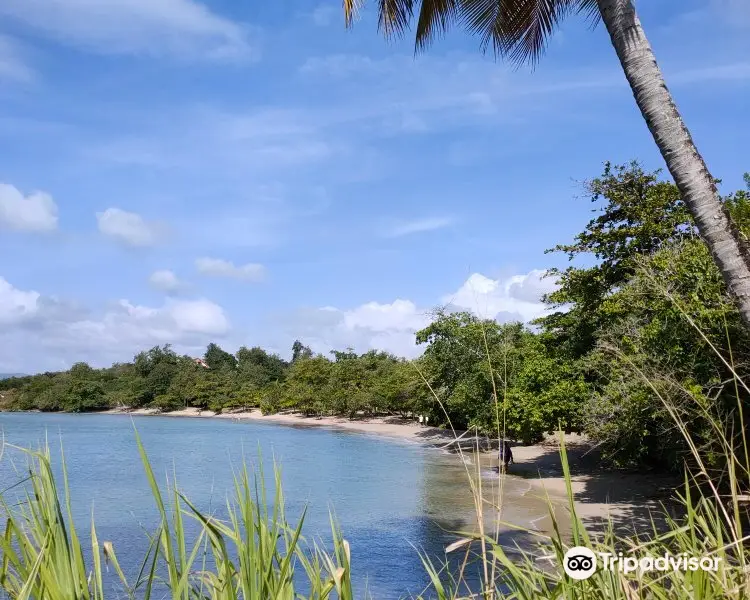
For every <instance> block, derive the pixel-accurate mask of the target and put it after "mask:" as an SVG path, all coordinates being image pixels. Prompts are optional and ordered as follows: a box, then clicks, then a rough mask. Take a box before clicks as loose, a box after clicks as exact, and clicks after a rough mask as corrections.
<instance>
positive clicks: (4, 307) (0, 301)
mask: <svg viewBox="0 0 750 600" xmlns="http://www.w3.org/2000/svg"><path fill="white" fill-rule="evenodd" d="M38 300H39V294H38V293H37V292H33V291H29V292H25V291H22V290H19V289H16V288H14V287H13V286H12V285H11V284H10V283H8V282H7V281H6V280H5V279H4V278H2V277H0V324H3V325H15V324H17V323H21V322H23V321H26V320H28V319H31V318H32V317H33V316H34V315H35V314H36V313H37V310H38V306H37V302H38Z"/></svg>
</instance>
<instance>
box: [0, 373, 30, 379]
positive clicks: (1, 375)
mask: <svg viewBox="0 0 750 600" xmlns="http://www.w3.org/2000/svg"><path fill="white" fill-rule="evenodd" d="M11 377H26V374H25V373H0V379H10V378H11Z"/></svg>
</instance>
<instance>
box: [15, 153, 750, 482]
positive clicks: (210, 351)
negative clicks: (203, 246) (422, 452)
mask: <svg viewBox="0 0 750 600" xmlns="http://www.w3.org/2000/svg"><path fill="white" fill-rule="evenodd" d="M746 181H747V184H748V190H750V178H748V176H746ZM586 189H587V192H588V195H589V196H590V198H591V201H592V203H593V205H594V212H595V216H594V218H593V219H592V220H591V221H590V222H589V223H588V224H587V225H586V227H585V229H584V230H583V232H581V233H580V234H579V235H578V236H576V238H575V239H574V240H573V242H572V243H570V244H562V245H559V246H556V247H555V248H553V249H552V250H550V251H551V252H561V253H564V254H566V255H567V256H568V258H569V259H570V260H571V265H570V266H569V267H568V268H566V269H562V270H561V269H552V270H550V271H549V273H548V275H549V276H550V277H554V278H556V280H557V282H558V287H557V289H556V291H555V292H553V293H551V294H550V295H549V296H548V297H546V298H545V299H544V300H545V301H546V302H547V303H548V304H549V306H550V312H549V314H548V315H547V316H545V317H544V318H541V319H539V320H538V321H537V322H535V323H534V324H532V325H531V326H527V325H523V324H520V323H503V324H501V323H497V322H496V321H493V320H486V319H485V320H483V319H479V318H477V317H476V316H474V315H472V314H470V313H467V312H462V313H455V312H448V311H446V310H442V309H438V310H436V311H435V313H434V318H433V320H432V323H431V324H430V325H428V326H427V327H426V328H425V329H423V330H421V331H418V332H417V333H416V341H417V342H418V343H419V344H421V345H422V347H423V348H424V352H423V354H422V355H421V356H420V357H419V358H417V359H415V360H411V361H408V360H405V359H401V358H397V357H395V356H392V355H390V354H387V353H385V352H378V351H375V350H371V351H369V352H366V353H364V354H357V353H355V352H354V351H352V350H351V349H347V350H345V351H333V352H331V354H330V356H323V355H317V354H314V353H313V352H312V351H311V350H310V348H308V347H307V346H305V345H304V344H303V343H302V342H300V341H297V342H295V343H294V346H293V348H292V349H291V360H289V361H287V360H284V359H282V358H281V357H279V356H277V355H275V354H269V353H267V352H266V351H265V350H263V349H262V348H258V347H254V348H247V347H242V348H240V349H239V350H238V351H237V352H236V354H231V353H229V352H226V351H225V350H223V349H222V348H220V347H219V346H218V345H216V344H209V346H208V348H207V349H206V352H205V355H204V356H203V358H202V360H201V361H197V360H196V359H194V358H191V357H188V356H179V355H178V354H176V353H175V352H174V351H173V350H172V349H171V348H170V346H168V345H167V346H164V347H155V348H152V349H150V350H147V351H144V352H141V353H140V354H138V355H137V356H136V357H135V358H134V360H133V362H132V363H125V364H116V365H113V366H111V367H109V368H105V369H93V368H91V367H89V366H88V365H86V364H83V363H79V364H76V365H73V367H72V368H71V369H70V370H69V371H66V372H61V373H44V374H40V375H34V376H27V377H14V378H9V379H5V380H0V403H2V404H0V406H4V407H5V408H10V409H21V410H23V409H39V410H45V411H57V410H64V411H91V410H99V409H104V408H109V407H115V406H128V407H134V408H135V407H145V406H148V407H156V408H160V409H163V410H171V409H178V408H182V407H199V408H202V409H211V410H215V411H229V410H238V409H249V408H260V409H261V410H263V411H264V412H278V411H282V410H296V411H300V412H302V413H305V414H307V415H323V414H337V415H345V416H348V417H352V418H356V417H361V416H369V415H386V414H396V415H402V416H414V415H417V414H423V415H428V416H429V417H430V422H431V423H437V424H443V425H452V426H453V427H454V428H456V429H464V428H467V427H471V426H476V427H477V428H479V429H480V430H481V431H484V432H487V433H492V434H495V435H497V434H500V435H503V436H505V437H508V438H512V439H516V440H519V441H522V442H534V441H536V440H538V439H540V437H541V436H542V435H543V434H544V433H545V432H548V431H552V430H554V429H558V428H562V429H565V430H568V431H583V432H586V433H587V434H588V435H589V436H591V437H592V438H594V439H595V440H596V441H598V442H599V443H600V446H601V448H602V449H603V450H604V452H605V454H606V455H607V456H608V457H609V458H610V459H611V460H612V461H613V462H615V463H618V464H648V465H652V466H659V467H667V468H676V467H679V465H681V464H682V461H683V460H684V457H685V455H686V452H687V448H686V447H685V442H684V436H682V435H680V433H679V432H678V431H676V429H675V427H674V419H673V418H671V417H670V415H669V411H670V410H673V409H675V407H676V409H677V410H678V411H679V413H680V414H681V415H682V417H683V418H685V419H686V421H688V422H689V423H690V424H691V427H692V429H693V430H692V431H691V434H692V435H693V437H694V439H695V440H697V443H698V444H699V445H700V447H701V449H702V450H703V451H705V454H706V456H707V457H708V458H709V459H710V458H711V455H712V452H713V451H714V449H713V447H714V441H715V440H713V439H712V436H713V437H715V435H714V433H713V432H712V431H711V430H710V427H709V424H708V422H707V421H706V419H705V418H704V413H705V410H704V409H705V408H706V406H707V405H708V404H709V403H710V404H711V406H712V408H716V409H717V410H718V411H719V413H720V414H721V415H723V417H724V418H725V419H726V420H728V421H729V426H730V427H732V430H733V431H735V432H741V431H743V430H744V427H745V422H746V421H747V420H746V419H743V418H742V417H743V414H742V413H743V411H744V409H745V407H746V405H747V401H748V394H747V393H746V391H745V390H743V389H742V387H741V386H737V385H735V379H734V377H733V369H736V370H737V372H739V373H740V374H741V375H742V374H744V372H745V371H746V368H747V365H748V361H750V334H749V333H748V331H747V330H746V328H745V327H744V326H743V324H742V322H741V320H740V318H739V313H738V311H737V310H736V308H735V306H734V304H733V303H732V301H731V299H730V298H729V296H728V295H727V293H726V288H725V286H724V283H723V280H722V278H721V276H720V274H719V271H718V269H717V268H716V266H715V264H714V261H713V260H712V258H711V256H710V254H709V253H708V250H707V248H706V246H705V244H704V243H703V242H702V240H701V239H700V238H699V237H698V235H697V233H696V230H695V227H694V225H693V222H692V220H691V217H690V215H689V214H688V212H687V210H686V209H685V206H684V204H683V203H682V201H681V199H680V195H679V193H678V191H677V188H676V187H675V186H674V184H672V183H670V182H668V181H664V180H662V179H660V176H659V173H658V172H653V173H649V172H645V171H643V169H642V168H641V167H640V166H639V165H638V164H637V163H632V164H628V165H623V166H612V165H609V164H606V165H605V169H604V172H603V174H602V175H601V176H600V177H598V178H595V179H593V180H592V181H590V182H588V183H587V184H586ZM724 201H725V202H726V205H727V207H728V209H729V211H730V213H731V214H732V216H733V218H734V221H735V223H736V224H737V226H738V227H739V229H740V230H741V231H742V232H743V233H746V234H747V233H750V194H749V193H748V191H738V192H735V193H733V194H730V195H729V196H727V197H726V198H724Z"/></svg>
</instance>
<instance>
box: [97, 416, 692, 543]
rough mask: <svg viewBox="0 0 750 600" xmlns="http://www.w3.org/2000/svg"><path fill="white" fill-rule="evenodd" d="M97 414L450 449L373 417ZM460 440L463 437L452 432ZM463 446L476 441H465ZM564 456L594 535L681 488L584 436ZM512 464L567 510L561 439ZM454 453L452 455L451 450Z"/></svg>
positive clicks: (441, 433)
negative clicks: (625, 463) (626, 466)
mask: <svg viewBox="0 0 750 600" xmlns="http://www.w3.org/2000/svg"><path fill="white" fill-rule="evenodd" d="M96 414H119V415H131V416H161V417H184V418H215V419H225V420H231V421H236V422H254V423H269V424H276V425H285V426H290V427H323V428H329V429H338V430H343V431H351V432H357V433H364V434H368V435H377V436H379V437H384V438H390V439H391V440H397V441H401V442H411V443H416V444H419V445H421V446H424V447H427V448H433V449H443V450H446V451H447V450H448V448H449V447H450V446H452V445H454V444H453V443H452V442H454V441H455V437H454V434H453V432H451V431H450V430H445V429H441V428H438V427H432V426H428V425H422V424H420V423H418V422H416V421H412V420H409V419H403V418H399V417H372V418H363V419H361V420H358V419H355V420H353V419H347V418H345V417H307V416H304V415H302V414H299V413H294V412H287V413H277V414H272V415H263V414H262V413H261V412H260V410H259V409H252V410H249V411H242V410H241V411H235V412H229V413H220V414H216V413H214V412H213V411H210V410H199V409H197V408H186V409H181V410H176V411H170V412H159V411H158V410H155V409H143V408H142V409H136V410H128V409H124V408H115V409H110V410H107V411H99V412H98V413H96ZM456 433H457V435H461V434H462V433H463V432H456ZM465 439H466V442H467V445H469V444H471V440H473V439H474V438H465ZM564 441H565V446H566V452H567V456H568V462H569V465H570V472H571V487H572V490H573V495H574V497H575V500H576V503H575V509H576V513H577V515H578V517H579V518H580V519H581V520H583V521H584V523H585V524H586V525H589V526H591V528H592V529H593V530H594V531H597V530H602V529H603V527H604V526H605V525H606V522H607V520H609V519H611V520H612V521H613V523H614V524H615V526H616V527H617V529H618V530H619V531H621V532H623V533H627V532H632V531H633V530H642V529H643V528H644V527H647V526H649V524H650V520H651V518H652V517H653V516H654V513H657V515H658V514H662V513H663V508H662V502H664V501H665V500H667V499H668V495H669V493H670V492H673V491H674V489H675V487H676V486H679V483H680V481H681V480H680V479H679V478H676V477H674V476H671V475H660V474H648V473H645V474H644V473H634V472H626V471H616V470H605V469H602V468H601V467H600V466H599V464H598V460H597V459H598V455H597V453H596V452H595V451H594V449H593V448H592V445H591V444H590V443H588V441H587V440H586V438H585V437H583V436H579V435H576V434H566V435H565V436H564ZM512 450H513V457H514V463H513V465H511V466H510V468H509V469H508V475H509V476H511V477H514V478H517V479H523V480H524V481H525V482H527V483H528V490H527V492H526V493H528V494H533V495H534V496H535V497H537V498H545V497H547V496H548V497H549V498H550V500H551V501H552V502H553V504H554V505H555V512H556V513H557V512H558V510H563V511H564V515H559V516H560V517H562V516H565V517H567V516H569V515H568V513H569V510H568V509H567V488H566V482H565V478H564V477H563V472H562V466H561V462H560V455H559V438H558V437H555V436H548V437H547V438H546V439H545V440H544V441H543V442H541V443H539V444H535V445H530V446H513V447H512ZM454 452H455V451H454ZM463 453H464V458H465V459H467V460H469V462H470V463H471V464H474V461H475V460H476V457H477V454H476V452H475V451H473V450H469V449H467V448H466V447H465V448H463ZM478 457H479V461H480V466H481V470H482V472H483V473H490V474H491V475H489V476H488V477H489V478H493V476H494V478H495V479H497V475H496V474H494V473H492V468H493V466H494V467H496V466H497V462H496V454H495V452H494V451H480V452H479V455H478ZM657 520H659V519H658V517H657Z"/></svg>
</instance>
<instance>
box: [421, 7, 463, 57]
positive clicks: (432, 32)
mask: <svg viewBox="0 0 750 600" xmlns="http://www.w3.org/2000/svg"><path fill="white" fill-rule="evenodd" d="M407 1H410V0H407ZM462 3H463V0H422V7H421V9H420V11H419V19H418V21H417V33H416V38H415V47H416V50H417V51H419V50H424V49H425V48H427V47H428V46H429V45H430V44H431V43H432V42H433V40H434V39H435V36H436V35H438V34H439V35H443V34H445V33H447V31H448V29H449V28H450V26H451V25H452V24H453V23H455V22H456V21H458V19H459V16H460V14H461V5H462Z"/></svg>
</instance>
